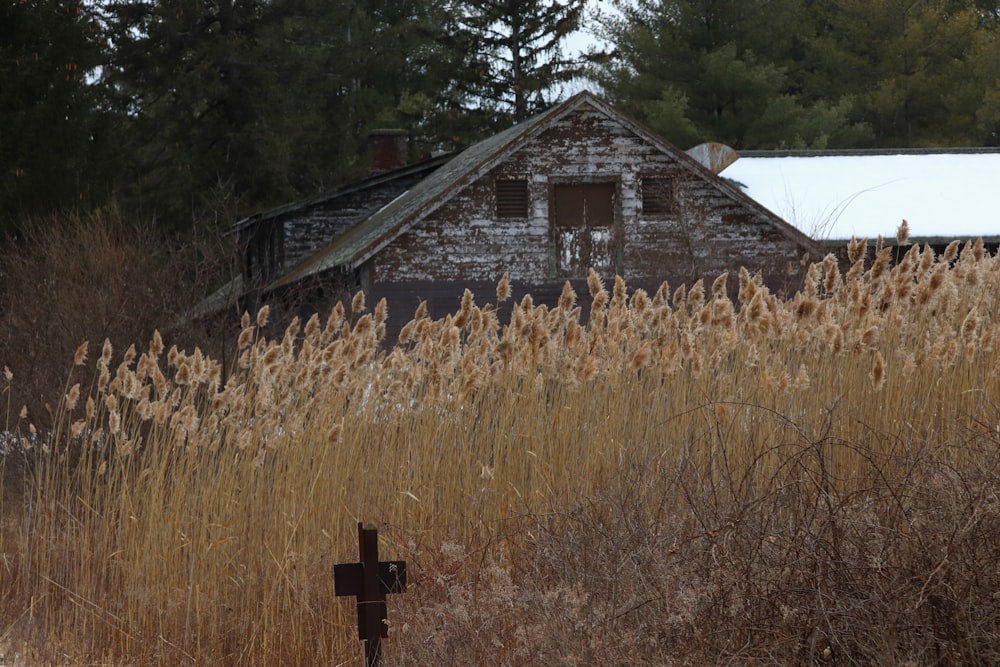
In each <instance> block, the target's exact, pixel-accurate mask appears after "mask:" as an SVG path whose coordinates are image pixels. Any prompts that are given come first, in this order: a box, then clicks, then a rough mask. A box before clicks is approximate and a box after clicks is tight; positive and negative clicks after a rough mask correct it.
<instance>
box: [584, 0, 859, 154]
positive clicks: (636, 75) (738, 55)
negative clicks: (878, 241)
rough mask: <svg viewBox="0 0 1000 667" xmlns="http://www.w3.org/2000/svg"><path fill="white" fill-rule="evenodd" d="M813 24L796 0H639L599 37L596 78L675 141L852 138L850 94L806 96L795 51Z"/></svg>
mask: <svg viewBox="0 0 1000 667" xmlns="http://www.w3.org/2000/svg"><path fill="white" fill-rule="evenodd" d="M812 32H813V24H812V17H811V16H810V14H809V12H808V11H807V7H806V5H805V4H804V0H763V1H761V2H753V3H749V2H740V1H739V0H702V1H701V2H692V1H682V0H638V2H636V3H634V4H630V5H626V6H623V7H622V14H621V16H620V18H618V19H615V20H611V21H609V22H608V24H607V27H606V29H605V31H604V34H603V37H604V38H605V39H606V40H607V41H609V42H610V43H611V44H612V45H613V46H614V53H613V54H612V57H611V58H610V59H609V60H608V61H607V62H605V63H600V64H598V65H597V67H596V71H595V76H596V78H597V79H598V80H599V81H600V82H601V83H602V84H603V86H604V88H605V90H607V91H608V92H609V94H610V95H611V97H612V98H613V100H614V101H615V102H617V103H618V104H619V105H621V106H622V107H623V108H624V109H626V110H627V111H629V112H631V113H633V114H634V115H636V116H637V117H638V118H639V119H640V120H643V121H645V122H647V123H649V124H650V125H651V126H652V127H653V129H655V130H657V131H659V132H660V133H661V134H663V135H664V136H665V137H666V138H667V139H670V140H672V141H674V142H676V143H678V144H679V145H681V146H682V147H688V146H689V145H692V144H695V143H699V142H702V141H722V142H725V143H728V144H730V145H733V146H735V147H737V148H772V147H789V148H791V147H815V148H825V147H828V146H834V145H854V144H856V143H859V142H862V141H864V139H865V137H866V136H867V134H868V130H867V128H865V127H864V126H859V125H854V124H852V123H851V121H850V118H849V117H848V114H849V111H850V108H851V105H850V100H849V99H843V98H841V97H833V98H826V99H812V100H809V99H805V98H803V97H802V95H801V78H802V77H803V72H802V71H801V60H802V53H803V52H804V49H805V48H806V44H807V43H808V40H809V37H810V36H811V34H812Z"/></svg>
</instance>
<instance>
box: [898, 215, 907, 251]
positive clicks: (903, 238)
mask: <svg viewBox="0 0 1000 667" xmlns="http://www.w3.org/2000/svg"><path fill="white" fill-rule="evenodd" d="M909 242H910V223H908V222H907V221H906V220H903V222H901V223H900V224H899V227H898V228H897V229H896V243H898V244H899V245H906V244H907V243H909Z"/></svg>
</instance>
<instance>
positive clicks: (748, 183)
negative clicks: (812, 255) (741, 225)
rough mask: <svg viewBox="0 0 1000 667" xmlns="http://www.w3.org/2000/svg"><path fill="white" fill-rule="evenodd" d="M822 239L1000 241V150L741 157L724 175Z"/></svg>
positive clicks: (757, 153)
mask: <svg viewBox="0 0 1000 667" xmlns="http://www.w3.org/2000/svg"><path fill="white" fill-rule="evenodd" d="M722 176H723V177H725V178H731V179H733V180H735V181H737V182H738V183H739V184H740V185H742V186H743V187H744V188H745V191H746V193H747V194H748V195H749V196H750V197H753V198H754V199H756V200H757V201H760V202H761V203H762V204H764V205H765V206H767V207H768V208H770V209H771V210H773V211H774V212H775V213H777V214H778V215H780V216H781V217H782V218H784V219H785V220H787V221H788V222H790V223H791V224H793V225H795V226H796V227H798V228H799V229H800V230H801V231H802V232H803V233H806V234H808V235H810V236H812V237H814V238H817V239H830V240H846V239H849V238H850V237H851V236H852V235H853V236H856V237H857V238H859V239H861V238H868V239H874V238H875V237H876V236H879V235H882V236H883V237H885V238H887V239H888V238H892V237H893V236H895V234H896V229H897V228H898V226H899V224H900V223H901V222H902V221H903V220H904V219H905V220H906V221H907V223H908V225H909V229H910V237H911V238H912V239H915V240H917V239H919V240H924V239H934V238H945V239H949V240H953V239H956V238H957V239H960V240H966V239H975V238H977V237H980V236H981V237H983V239H984V240H985V241H990V240H991V239H993V240H997V239H1000V213H998V209H997V204H996V185H997V180H998V179H1000V149H998V148H920V149H906V148H902V149H867V150H833V151H829V150H828V151H741V152H740V158H739V159H738V160H736V161H735V162H734V163H733V164H732V165H730V166H729V167H728V168H726V169H725V170H724V171H723V172H722Z"/></svg>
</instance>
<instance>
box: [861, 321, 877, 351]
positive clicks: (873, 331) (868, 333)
mask: <svg viewBox="0 0 1000 667" xmlns="http://www.w3.org/2000/svg"><path fill="white" fill-rule="evenodd" d="M878 338H879V329H878V327H877V326H875V325H874V324H873V325H872V326H870V327H868V328H867V329H865V331H864V333H863V334H861V344H862V345H865V346H866V347H871V346H872V345H874V344H875V343H877V342H878Z"/></svg>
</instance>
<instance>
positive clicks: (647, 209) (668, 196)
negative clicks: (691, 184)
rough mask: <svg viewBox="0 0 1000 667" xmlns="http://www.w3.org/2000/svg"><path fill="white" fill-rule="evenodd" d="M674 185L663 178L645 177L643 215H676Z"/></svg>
mask: <svg viewBox="0 0 1000 667" xmlns="http://www.w3.org/2000/svg"><path fill="white" fill-rule="evenodd" d="M675 209H676V204H675V198H674V183H673V180H672V179H670V178H666V177H663V176H643V178H642V213H643V215H670V214H672V213H675V212H676V211H675Z"/></svg>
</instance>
